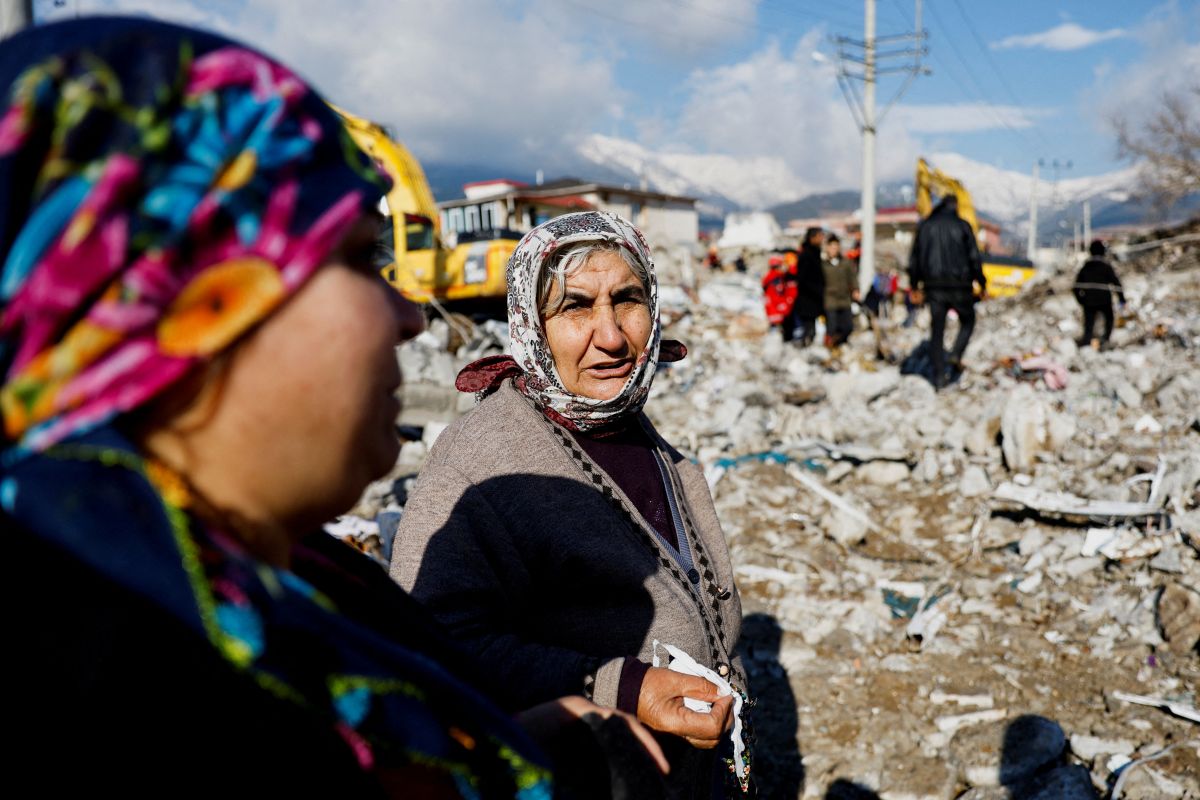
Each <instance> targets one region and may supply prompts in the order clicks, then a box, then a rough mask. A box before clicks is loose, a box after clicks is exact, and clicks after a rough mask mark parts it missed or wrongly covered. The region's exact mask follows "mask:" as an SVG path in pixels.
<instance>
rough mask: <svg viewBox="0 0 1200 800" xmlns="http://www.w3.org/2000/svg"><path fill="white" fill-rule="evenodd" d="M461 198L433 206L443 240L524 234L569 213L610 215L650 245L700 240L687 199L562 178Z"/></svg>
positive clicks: (493, 185)
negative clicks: (635, 229)
mask: <svg viewBox="0 0 1200 800" xmlns="http://www.w3.org/2000/svg"><path fill="white" fill-rule="evenodd" d="M463 192H464V194H465V197H462V198H460V199H457V200H448V201H444V202H441V203H438V209H439V212H440V215H441V223H442V231H443V236H445V238H446V239H447V243H448V244H451V245H453V244H454V243H455V242H456V241H457V239H458V237H460V236H462V235H464V234H469V235H479V234H480V233H482V232H484V231H495V230H510V231H515V232H517V233H524V232H525V231H528V230H530V229H531V228H533V227H535V226H537V225H540V224H541V223H543V222H545V221H546V220H549V219H551V218H553V217H557V216H560V215H562V214H569V213H571V212H574V211H591V210H596V211H611V212H612V213H614V214H618V215H619V216H622V217H624V218H625V219H627V220H629V221H630V222H632V223H633V224H634V225H636V226H637V227H638V228H640V229H641V231H642V232H643V233H644V234H645V235H646V238H647V240H649V242H650V244H651V245H654V246H664V247H667V246H676V245H681V244H686V245H692V244H694V243H695V242H696V240H697V239H698V238H699V234H700V216H699V213H698V212H697V211H696V200H695V198H692V197H682V196H678V195H669V194H663V193H661V192H651V191H646V190H642V189H631V188H628V187H622V186H612V185H608V184H602V183H593V182H586V181H579V180H575V179H570V178H568V179H563V180H559V181H553V182H551V183H545V184H542V185H539V186H529V185H527V184H524V183H520V182H519V181H509V180H494V181H479V182H476V183H469V184H467V185H466V186H464V187H463Z"/></svg>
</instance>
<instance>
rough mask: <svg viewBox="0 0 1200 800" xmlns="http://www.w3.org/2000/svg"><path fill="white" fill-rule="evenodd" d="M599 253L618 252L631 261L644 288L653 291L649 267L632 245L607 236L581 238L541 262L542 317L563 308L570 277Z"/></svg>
mask: <svg viewBox="0 0 1200 800" xmlns="http://www.w3.org/2000/svg"><path fill="white" fill-rule="evenodd" d="M597 253H616V254H617V255H619V256H621V258H622V259H624V260H625V263H626V264H628V265H629V271H630V272H632V273H633V274H634V275H635V276H636V277H637V279H638V280H639V281H641V282H642V288H643V289H645V290H646V291H647V292H649V291H650V268H649V265H647V264H645V263H643V262H642V260H641V259H639V258H638V257H637V256H636V255H634V254H633V253H632V252H631V251H630V250H629V248H627V247H622V246H621V245H620V244H618V243H617V242H610V241H607V240H601V241H593V242H579V243H578V244H574V245H571V246H569V247H567V248H565V249H564V250H562V251H561V252H559V253H557V254H555V256H554V258H553V259H547V260H546V261H545V262H543V263H542V267H541V270H540V271H539V272H538V278H537V287H538V291H537V297H538V313H539V314H541V315H542V316H543V317H549V316H553V315H554V314H555V313H557V312H558V310H559V309H560V308H562V304H563V301H564V300H565V299H566V292H567V278H569V277H571V276H572V275H574V274H575V273H576V272H578V271H579V270H580V269H581V268H582V267H583V265H584V264H586V263H587V262H588V259H590V258H591V257H592V256H594V255H596V254H597Z"/></svg>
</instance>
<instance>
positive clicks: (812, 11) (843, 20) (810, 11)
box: [763, 0, 862, 28]
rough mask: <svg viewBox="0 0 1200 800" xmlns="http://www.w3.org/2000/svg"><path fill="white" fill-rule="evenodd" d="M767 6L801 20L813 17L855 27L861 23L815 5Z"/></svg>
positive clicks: (788, 4)
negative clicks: (829, 12) (832, 13)
mask: <svg viewBox="0 0 1200 800" xmlns="http://www.w3.org/2000/svg"><path fill="white" fill-rule="evenodd" d="M763 3H764V5H766V4H767V3H766V0H763ZM769 7H770V8H771V9H772V10H773V11H776V12H780V13H785V14H786V15H787V16H789V17H795V18H796V19H801V20H807V19H810V18H815V19H817V20H820V21H821V22H832V23H833V24H834V25H841V26H844V27H849V28H857V27H858V26H859V25H861V24H862V20H861V19H851V18H850V17H831V16H829V14H828V13H826V11H825V10H824V9H819V8H818V7H816V6H803V5H798V4H796V3H791V2H787V3H784V4H780V5H770V6H769ZM793 11H801V12H804V13H803V14H795V13H792V12H793Z"/></svg>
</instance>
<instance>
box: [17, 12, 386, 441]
mask: <svg viewBox="0 0 1200 800" xmlns="http://www.w3.org/2000/svg"><path fill="white" fill-rule="evenodd" d="M85 26H86V30H82V31H81V30H79V29H78V28H75V27H72V26H69V25H68V26H53V27H52V28H46V29H41V30H35V31H32V32H28V33H26V34H24V35H22V36H19V37H17V38H15V39H12V40H9V41H6V42H5V43H4V47H3V48H2V50H3V55H2V56H0V80H2V81H3V82H2V83H0V90H2V91H4V93H5V96H4V98H3V100H2V102H5V103H6V104H7V108H6V109H2V111H0V113H2V116H0V192H2V196H0V206H2V207H3V215H2V217H0V414H2V416H3V422H4V435H3V438H4V439H6V440H7V441H8V443H9V446H11V445H14V444H15V445H16V446H17V449H18V450H19V451H20V452H30V451H38V450H42V449H44V448H45V447H47V446H48V445H51V444H53V443H55V442H58V441H61V440H62V439H64V438H66V437H67V436H70V435H71V434H73V433H76V432H79V431H84V430H88V429H90V428H93V427H95V426H97V425H99V424H102V423H104V422H105V421H107V420H109V419H111V418H113V417H114V416H117V415H119V414H121V413H123V412H127V411H130V410H132V409H134V408H137V407H138V406H140V405H142V404H144V403H146V402H147V401H148V400H150V399H152V398H153V397H155V396H156V395H157V394H159V393H160V392H162V391H163V390H164V389H165V388H167V387H168V386H170V385H171V384H172V383H173V382H175V381H177V380H178V379H179V378H181V377H182V376H183V375H184V374H186V373H187V372H188V371H189V370H190V369H191V368H192V367H194V366H195V365H196V364H197V362H199V361H201V360H203V359H207V358H209V357H211V356H213V355H214V354H216V353H218V352H220V351H221V350H223V349H224V348H226V347H227V346H228V345H230V344H231V343H232V342H233V341H234V340H236V339H237V338H238V337H239V336H240V335H241V334H243V333H244V332H246V331H247V330H248V329H249V328H250V327H252V326H253V325H255V324H256V323H257V322H258V321H260V320H261V319H262V318H263V317H264V316H266V315H268V314H269V313H271V311H272V310H273V309H275V308H276V307H278V306H279V304H280V303H281V302H282V301H283V300H284V299H285V298H287V297H288V296H289V295H291V294H293V293H294V292H295V291H296V290H297V289H298V288H299V287H300V286H302V285H303V284H304V282H305V281H306V280H307V279H308V278H309V276H310V275H311V274H312V273H313V271H314V269H316V267H317V266H318V265H319V264H320V263H321V262H322V260H323V259H324V258H325V256H326V255H328V253H329V252H330V250H331V249H332V248H333V247H334V246H335V245H336V244H337V242H338V241H339V239H340V238H341V237H342V236H343V235H344V233H345V232H346V230H347V228H348V226H349V225H351V224H352V223H353V222H354V221H355V220H356V219H357V218H358V217H359V215H360V214H361V213H362V212H363V210H364V209H366V208H369V207H371V206H373V205H374V204H375V202H376V201H377V199H378V198H379V196H380V194H381V192H383V191H385V190H386V186H385V185H384V184H385V180H384V179H383V178H382V177H381V176H380V175H379V173H378V171H377V170H376V169H375V168H374V166H373V165H372V164H371V163H370V162H369V161H368V160H367V159H366V158H365V156H363V155H362V154H361V152H360V151H359V150H358V149H357V148H356V147H354V145H353V144H352V143H351V142H350V140H349V137H348V135H347V134H346V133H345V131H344V129H343V127H342V125H341V124H340V121H339V118H338V117H337V116H336V115H335V114H334V113H333V112H332V111H331V110H330V109H329V108H327V107H326V106H325V104H324V103H323V102H322V101H321V99H320V98H319V97H318V96H317V95H316V94H314V93H313V92H312V91H310V90H309V88H308V87H307V86H306V85H305V84H304V83H303V82H302V81H301V80H300V79H299V78H297V77H296V76H295V75H294V74H292V73H291V72H290V71H289V70H288V69H287V68H285V67H283V66H280V65H279V64H277V63H275V62H273V61H271V60H269V59H267V58H265V57H263V56H262V55H259V54H258V53H255V52H253V51H250V50H247V49H245V48H243V47H240V46H238V45H235V44H233V43H231V42H227V41H224V40H221V39H218V38H217V37H212V36H208V35H204V34H200V33H195V32H192V33H189V35H188V36H187V37H182V36H180V35H179V34H178V31H177V30H176V29H171V28H169V27H168V26H162V25H155V24H152V23H144V24H137V25H135V24H132V23H131V22H130V21H118V20H115V19H94V20H88V21H87V22H86V23H85ZM47 31H53V32H54V33H57V34H59V36H60V38H58V39H55V38H54V37H53V36H51V35H50V34H49V33H47ZM72 40H80V41H79V42H78V43H77V45H76V44H73V41H72ZM0 108H2V107H0ZM85 265H86V268H84V266H85ZM9 455H10V457H12V455H13V454H12V453H10V454H9Z"/></svg>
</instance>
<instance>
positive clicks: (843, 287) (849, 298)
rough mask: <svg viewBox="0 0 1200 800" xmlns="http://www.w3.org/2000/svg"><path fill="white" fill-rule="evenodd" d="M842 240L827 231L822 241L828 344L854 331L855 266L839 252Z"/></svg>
mask: <svg viewBox="0 0 1200 800" xmlns="http://www.w3.org/2000/svg"><path fill="white" fill-rule="evenodd" d="M841 248H842V245H841V242H839V241H838V237H837V234H832V233H831V234H830V235H829V238H828V239H827V240H826V242H825V258H824V259H823V260H822V262H821V272H822V276H823V280H824V282H825V293H824V302H825V323H826V325H825V327H826V329H827V331H828V332H827V333H826V335H825V338H826V341H827V342H828V344H829V346H830V347H838V346H839V345H841V344H844V343H845V342H846V340H847V339H849V338H850V334H851V333H852V332H853V331H854V311H853V307H854V303H856V302H858V266H857V265H856V264H855V263H854V262H853V261H851V260H850V259H849V258H846V257H845V256H843V255H842V254H841Z"/></svg>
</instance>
